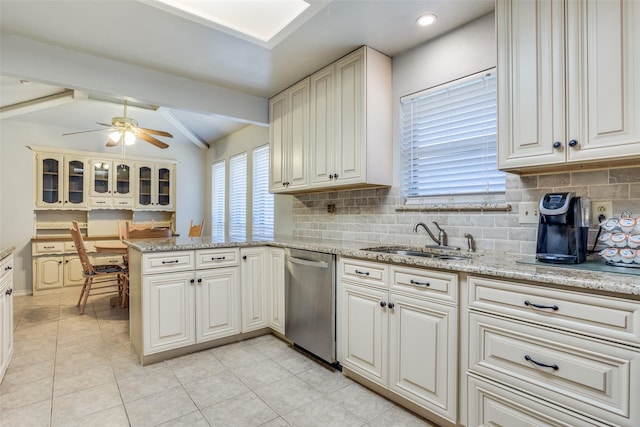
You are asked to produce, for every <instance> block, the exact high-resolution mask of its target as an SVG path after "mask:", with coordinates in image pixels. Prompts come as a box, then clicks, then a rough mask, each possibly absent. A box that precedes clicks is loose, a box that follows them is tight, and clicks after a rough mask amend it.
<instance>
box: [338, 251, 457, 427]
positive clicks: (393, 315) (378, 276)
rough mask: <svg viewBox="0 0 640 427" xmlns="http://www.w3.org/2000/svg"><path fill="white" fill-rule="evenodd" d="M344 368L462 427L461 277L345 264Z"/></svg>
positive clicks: (342, 284)
mask: <svg viewBox="0 0 640 427" xmlns="http://www.w3.org/2000/svg"><path fill="white" fill-rule="evenodd" d="M339 271H340V274H341V279H340V295H341V296H340V299H339V301H340V305H341V306H340V308H339V313H340V317H339V331H340V332H339V334H338V335H339V336H340V351H339V357H340V358H341V360H340V362H341V363H342V365H343V368H346V369H347V374H349V373H348V371H353V372H355V373H356V374H358V375H360V376H362V377H364V378H366V379H368V380H370V381H373V382H375V383H377V384H379V385H380V386H382V387H384V388H387V389H388V390H390V391H391V392H393V393H395V394H397V395H399V396H401V397H403V398H404V399H407V400H409V401H411V402H413V403H414V404H416V405H419V406H420V407H422V408H424V409H425V410H427V411H428V412H431V413H433V414H436V415H437V416H439V417H441V418H443V419H446V420H448V421H450V422H453V423H456V422H457V408H458V396H457V393H458V387H457V378H458V377H457V375H458V364H457V358H455V357H451V355H455V354H457V351H458V321H457V287H458V278H457V275H455V274H451V273H444V272H436V271H430V270H422V269H415V268H407V267H400V266H388V265H385V264H378V263H371V262H365V261H360V260H352V259H341V260H340V265H339Z"/></svg>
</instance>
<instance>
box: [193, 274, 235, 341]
mask: <svg viewBox="0 0 640 427" xmlns="http://www.w3.org/2000/svg"><path fill="white" fill-rule="evenodd" d="M196 283H197V285H196V333H197V337H196V340H197V341H198V342H203V341H209V340H213V339H217V338H223V337H227V336H230V335H236V334H239V333H240V330H241V328H240V322H241V318H240V310H241V301H240V279H239V270H238V267H227V268H216V269H211V270H203V271H199V272H198V273H197V280H196Z"/></svg>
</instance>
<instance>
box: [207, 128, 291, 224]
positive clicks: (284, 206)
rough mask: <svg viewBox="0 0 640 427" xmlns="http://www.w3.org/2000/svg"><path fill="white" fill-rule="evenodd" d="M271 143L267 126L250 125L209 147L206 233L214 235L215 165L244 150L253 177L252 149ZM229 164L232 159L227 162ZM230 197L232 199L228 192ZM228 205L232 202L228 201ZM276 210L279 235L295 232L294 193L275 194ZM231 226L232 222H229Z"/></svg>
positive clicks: (250, 195)
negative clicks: (212, 171)
mask: <svg viewBox="0 0 640 427" xmlns="http://www.w3.org/2000/svg"><path fill="white" fill-rule="evenodd" d="M268 143H269V128H268V127H264V126H255V125H250V126H247V127H245V128H244V129H242V130H240V131H238V132H236V133H234V134H232V135H229V136H228V137H226V138H224V139H221V140H220V141H218V142H216V143H215V144H213V145H212V146H211V148H209V150H208V151H207V158H206V164H207V166H206V181H207V182H206V193H207V194H206V201H207V207H206V210H207V216H206V219H205V221H206V223H205V235H211V165H213V164H214V163H215V162H217V161H220V160H223V159H225V160H227V161H228V160H229V158H230V157H233V156H235V155H236V154H240V153H243V152H246V153H247V171H248V172H249V178H250V177H251V151H252V150H253V149H254V148H256V147H260V146H261V145H264V144H268ZM227 165H228V163H227ZM228 172H229V168H228V166H227V182H228ZM247 182H248V183H249V185H248V186H247V187H248V188H247V199H248V202H247V211H248V218H247V228H248V230H247V236H251V213H250V210H251V209H249V206H250V205H249V201H250V200H251V198H252V194H251V185H250V182H251V180H250V179H248V181H247ZM227 200H229V198H228V195H227ZM227 205H228V203H227ZM274 211H275V212H274V214H275V224H274V232H275V234H277V235H291V234H292V232H293V228H292V227H293V226H292V219H293V218H292V197H291V196H287V195H278V194H276V195H275V197H274ZM227 215H228V213H227ZM227 226H228V223H227Z"/></svg>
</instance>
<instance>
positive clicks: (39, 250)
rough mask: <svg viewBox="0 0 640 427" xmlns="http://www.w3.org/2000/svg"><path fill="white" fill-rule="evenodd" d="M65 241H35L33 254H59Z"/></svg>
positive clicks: (62, 250)
mask: <svg viewBox="0 0 640 427" xmlns="http://www.w3.org/2000/svg"><path fill="white" fill-rule="evenodd" d="M64 244H65V242H37V243H34V244H33V253H34V255H42V254H61V253H63V252H64Z"/></svg>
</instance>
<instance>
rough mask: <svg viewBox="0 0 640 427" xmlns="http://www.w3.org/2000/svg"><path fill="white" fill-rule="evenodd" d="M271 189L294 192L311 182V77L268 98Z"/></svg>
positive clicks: (280, 191) (273, 190)
mask: <svg viewBox="0 0 640 427" xmlns="http://www.w3.org/2000/svg"><path fill="white" fill-rule="evenodd" d="M269 118H270V119H269V140H270V143H269V147H270V156H269V159H270V160H269V161H270V163H271V164H270V173H269V177H270V178H269V179H270V181H269V189H270V191H271V192H272V193H287V192H295V191H297V190H299V189H304V188H307V186H308V182H309V78H306V79H304V80H302V81H301V82H299V83H297V84H295V85H294V86H292V87H290V88H289V89H287V90H285V91H284V92H282V93H280V94H279V95H276V96H274V97H273V98H271V99H270V100H269Z"/></svg>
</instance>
